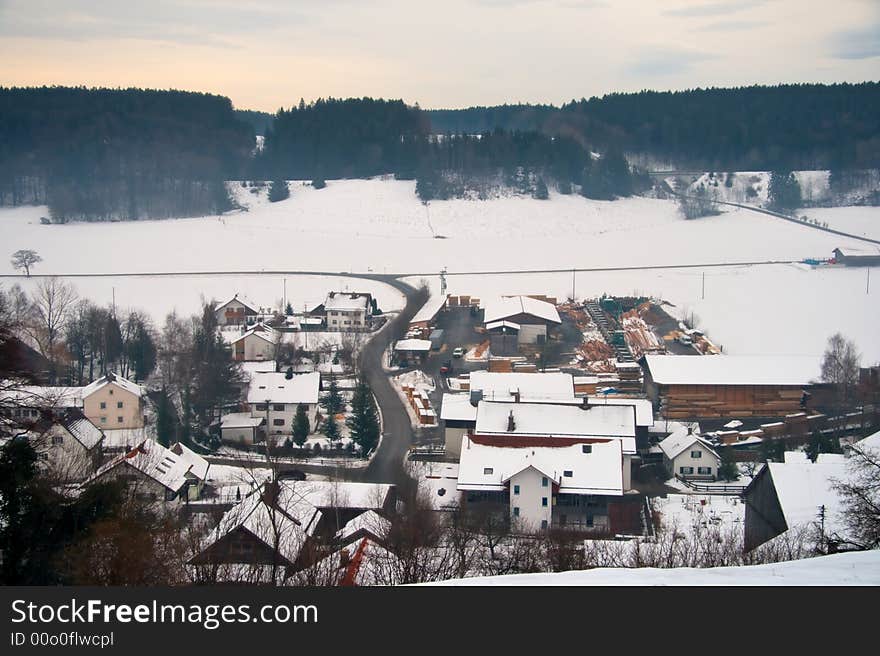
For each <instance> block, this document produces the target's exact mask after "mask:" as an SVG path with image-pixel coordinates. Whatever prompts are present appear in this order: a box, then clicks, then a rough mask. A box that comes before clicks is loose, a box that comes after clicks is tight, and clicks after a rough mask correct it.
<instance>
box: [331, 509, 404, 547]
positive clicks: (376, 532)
mask: <svg viewBox="0 0 880 656" xmlns="http://www.w3.org/2000/svg"><path fill="white" fill-rule="evenodd" d="M390 530H391V522H390V521H388V520H387V519H385V518H384V517H382V515H380V514H379V513H377V512H376V511H375V510H368V511H367V512H364V513H361V514H360V515H358V516H357V517H355V518H354V519H352V520H351V521H349V522H348V523H347V524H346V525H345V526H343V527H342V528H341V529H339V530H338V531H337V532H336V539H337V540H341V541H343V542H350V541H351V537H352V536H353V535H355V534H357V533H358V532H359V531H360V532H364V533H368V534H370V535H372V536H373V537H374V538H376V539H377V540H384V539H385V538H386V536H387V535H388V532H389V531H390Z"/></svg>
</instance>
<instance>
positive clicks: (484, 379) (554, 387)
mask: <svg viewBox="0 0 880 656" xmlns="http://www.w3.org/2000/svg"><path fill="white" fill-rule="evenodd" d="M470 389H471V390H472V391H473V390H482V392H483V398H484V399H487V400H490V401H502V400H508V399H511V398H513V394H512V393H511V390H514V389H516V390H519V395H520V400H521V401H535V400H540V399H548V400H564V399H573V398H574V380H573V379H572V377H571V374H564V373H561V372H552V373H531V374H523V373H506V372H494V371H473V372H471V375H470Z"/></svg>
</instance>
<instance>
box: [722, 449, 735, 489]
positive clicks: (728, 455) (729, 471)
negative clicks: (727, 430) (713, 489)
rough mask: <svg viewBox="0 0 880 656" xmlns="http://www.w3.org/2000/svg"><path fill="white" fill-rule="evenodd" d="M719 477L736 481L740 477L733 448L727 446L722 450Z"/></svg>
mask: <svg viewBox="0 0 880 656" xmlns="http://www.w3.org/2000/svg"><path fill="white" fill-rule="evenodd" d="M718 478H720V479H722V480H725V481H728V482H729V481H735V480H737V479H738V478H739V468H738V467H737V466H736V461H735V460H734V459H733V449H731V448H730V447H727V448H726V449H724V450H723V451H722V452H721V466H720V467H718Z"/></svg>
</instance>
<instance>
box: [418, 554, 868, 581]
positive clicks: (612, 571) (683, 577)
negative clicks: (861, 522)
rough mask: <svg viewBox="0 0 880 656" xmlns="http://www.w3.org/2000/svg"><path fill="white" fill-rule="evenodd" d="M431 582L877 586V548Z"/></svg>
mask: <svg viewBox="0 0 880 656" xmlns="http://www.w3.org/2000/svg"><path fill="white" fill-rule="evenodd" d="M434 585H700V586H702V585H757V586H768V585H880V551H877V550H875V551H864V552H859V553H846V554H835V555H833V556H820V557H818V558H809V559H807V560H793V561H789V562H784V563H774V564H771V565H754V566H751V567H715V568H706V569H690V568H677V569H654V568H640V569H620V568H607V569H591V570H586V571H580V572H560V573H558V574H515V575H510V576H488V577H478V578H472V579H456V580H454V581H444V582H441V583H437V584H434Z"/></svg>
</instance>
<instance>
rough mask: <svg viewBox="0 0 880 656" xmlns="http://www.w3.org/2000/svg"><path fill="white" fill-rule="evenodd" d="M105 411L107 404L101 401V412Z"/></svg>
mask: <svg viewBox="0 0 880 656" xmlns="http://www.w3.org/2000/svg"><path fill="white" fill-rule="evenodd" d="M106 409H107V402H106V401H101V410H106Z"/></svg>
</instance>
